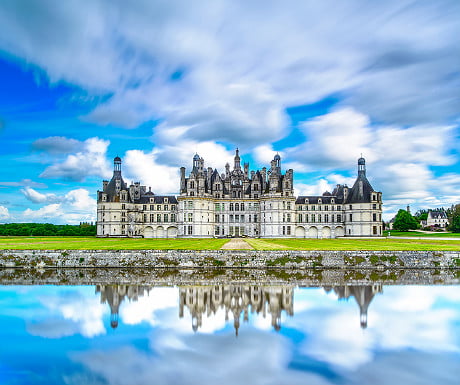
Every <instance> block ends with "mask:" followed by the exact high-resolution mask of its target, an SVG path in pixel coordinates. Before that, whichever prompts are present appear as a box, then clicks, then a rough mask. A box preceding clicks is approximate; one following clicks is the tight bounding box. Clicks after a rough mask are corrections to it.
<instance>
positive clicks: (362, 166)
mask: <svg viewBox="0 0 460 385" xmlns="http://www.w3.org/2000/svg"><path fill="white" fill-rule="evenodd" d="M358 176H363V177H364V176H366V160H365V159H364V158H363V157H362V156H361V158H359V159H358Z"/></svg>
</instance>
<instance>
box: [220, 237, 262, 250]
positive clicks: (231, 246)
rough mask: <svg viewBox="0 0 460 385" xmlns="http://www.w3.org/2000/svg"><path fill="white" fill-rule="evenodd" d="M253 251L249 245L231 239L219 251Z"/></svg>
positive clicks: (242, 240)
mask: <svg viewBox="0 0 460 385" xmlns="http://www.w3.org/2000/svg"><path fill="white" fill-rule="evenodd" d="M251 249H254V247H252V246H251V245H250V244H249V243H247V242H246V241H245V240H244V239H241V238H232V239H230V240H229V241H228V242H227V243H226V244H225V245H223V246H222V247H221V250H251Z"/></svg>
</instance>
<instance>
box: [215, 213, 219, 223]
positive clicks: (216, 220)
mask: <svg viewBox="0 0 460 385" xmlns="http://www.w3.org/2000/svg"><path fill="white" fill-rule="evenodd" d="M214 222H219V214H216V215H214Z"/></svg>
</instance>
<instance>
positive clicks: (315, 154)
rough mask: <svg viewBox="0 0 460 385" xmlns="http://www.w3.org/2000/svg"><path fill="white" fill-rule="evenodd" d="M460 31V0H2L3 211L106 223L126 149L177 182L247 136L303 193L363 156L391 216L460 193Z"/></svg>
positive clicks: (152, 179) (148, 179)
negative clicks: (106, 187)
mask: <svg viewBox="0 0 460 385" xmlns="http://www.w3.org/2000/svg"><path fill="white" fill-rule="evenodd" d="M458 36H460V2H458V1H457V0H452V1H448V0H439V1H436V2H433V1H405V0H394V1H393V0H389V1H385V2H372V1H364V0H350V1H346V2H344V1H340V0H324V1H320V2H319V1H313V0H312V1H308V0H303V1H292V0H284V1H271V0H264V1H251V2H247V1H242V0H241V1H238V0H233V1H230V0H228V1H227V0H212V1H210V0H208V1H204V0H203V1H194V2H190V1H182V0H174V1H170V0H164V1H163V0H157V1H151V0H136V1H131V2H126V1H121V0H111V1H108V0H107V1H106V0H92V1H76V0H75V1H73V0H69V1H52V0H20V1H18V0H3V1H2V2H1V4H0V140H1V144H2V146H1V147H2V149H1V151H0V161H1V164H2V169H1V172H0V223H7V222H50V223H56V224H59V223H70V224H78V223H79V222H81V221H95V218H96V200H95V199H96V191H97V190H98V189H101V186H102V180H103V179H107V178H110V177H111V175H112V170H113V164H112V162H113V158H114V157H115V156H120V157H121V158H122V160H123V164H122V170H123V176H124V178H125V180H126V181H127V182H131V181H140V182H141V183H142V184H144V185H147V186H151V187H152V190H153V191H154V192H155V193H157V194H177V193H178V190H179V167H181V166H185V167H187V170H188V171H189V170H190V168H191V163H192V157H193V155H194V154H195V153H196V152H197V153H198V154H199V155H200V156H202V157H203V158H204V160H205V167H208V166H210V167H212V168H217V169H218V170H219V171H220V172H222V171H223V169H224V165H225V163H227V162H229V163H230V164H232V160H233V155H234V151H235V149H236V148H237V147H238V148H239V149H240V155H241V156H242V161H244V162H249V163H250V169H251V170H257V169H259V168H261V167H264V166H269V161H270V160H271V159H272V158H273V156H274V155H275V154H276V153H279V154H280V155H281V157H282V168H283V169H284V170H285V169H288V168H293V169H294V181H295V191H296V194H297V195H309V194H322V193H324V192H325V191H331V190H332V189H333V187H334V186H335V185H336V184H338V183H340V184H344V183H345V184H348V185H351V184H352V183H353V181H354V179H355V178H356V174H357V159H358V158H359V157H360V156H361V154H362V155H363V156H364V157H365V158H366V166H367V175H368V179H369V180H370V182H371V184H372V186H373V187H374V189H375V190H377V191H382V192H383V200H384V219H386V220H389V219H390V218H391V217H392V216H393V215H394V214H395V213H396V212H397V210H398V209H399V208H405V207H406V206H407V205H410V206H411V209H412V211H413V212H415V211H417V210H418V209H421V208H423V209H428V208H436V207H449V206H451V205H452V204H454V203H459V201H460V199H459V193H458V191H459V187H460V161H459V154H460V129H459V123H460V92H459V91H460V39H459V38H458Z"/></svg>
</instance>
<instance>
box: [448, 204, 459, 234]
mask: <svg viewBox="0 0 460 385" xmlns="http://www.w3.org/2000/svg"><path fill="white" fill-rule="evenodd" d="M447 229H448V230H450V231H452V232H453V233H460V204H458V205H455V206H453V207H452V209H450V210H449V226H448V227H447Z"/></svg>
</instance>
